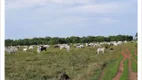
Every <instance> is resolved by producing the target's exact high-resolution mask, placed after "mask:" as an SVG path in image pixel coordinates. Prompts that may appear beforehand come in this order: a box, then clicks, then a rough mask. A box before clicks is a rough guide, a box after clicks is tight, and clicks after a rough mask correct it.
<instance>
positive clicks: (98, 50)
mask: <svg viewBox="0 0 142 80" xmlns="http://www.w3.org/2000/svg"><path fill="white" fill-rule="evenodd" d="M104 51H105V48H98V49H97V53H98V54H99V52H103V54H104Z"/></svg>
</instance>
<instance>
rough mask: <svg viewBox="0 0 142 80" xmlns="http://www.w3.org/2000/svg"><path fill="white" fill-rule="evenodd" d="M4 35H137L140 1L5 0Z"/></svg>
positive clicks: (15, 37)
mask: <svg viewBox="0 0 142 80" xmlns="http://www.w3.org/2000/svg"><path fill="white" fill-rule="evenodd" d="M5 2H6V5H5V7H6V8H5V20H6V21H5V23H6V24H5V38H6V39H23V38H32V37H45V36H50V37H70V36H109V35H118V34H124V35H125V34H126V35H135V33H136V32H137V0H6V1H5Z"/></svg>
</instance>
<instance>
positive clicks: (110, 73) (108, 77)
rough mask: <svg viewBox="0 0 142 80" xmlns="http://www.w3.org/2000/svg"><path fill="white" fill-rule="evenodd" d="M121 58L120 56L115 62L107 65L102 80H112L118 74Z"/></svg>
mask: <svg viewBox="0 0 142 80" xmlns="http://www.w3.org/2000/svg"><path fill="white" fill-rule="evenodd" d="M122 58H123V56H122V55H121V56H120V57H119V58H118V59H116V60H115V61H112V62H110V63H108V66H107V67H106V68H105V69H104V76H103V78H102V80H112V78H114V77H115V75H116V74H117V72H118V69H119V64H120V61H121V60H122Z"/></svg>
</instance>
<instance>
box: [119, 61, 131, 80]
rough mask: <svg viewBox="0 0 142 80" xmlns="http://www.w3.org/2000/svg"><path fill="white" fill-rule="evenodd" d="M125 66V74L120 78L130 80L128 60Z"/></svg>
mask: <svg viewBox="0 0 142 80" xmlns="http://www.w3.org/2000/svg"><path fill="white" fill-rule="evenodd" d="M123 64H124V66H123V73H122V75H121V77H120V80H129V70H128V59H126V60H125V61H124V62H123Z"/></svg>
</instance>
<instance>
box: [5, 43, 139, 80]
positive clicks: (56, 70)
mask: <svg viewBox="0 0 142 80" xmlns="http://www.w3.org/2000/svg"><path fill="white" fill-rule="evenodd" d="M111 48H113V50H110V49H109V48H108V49H106V50H105V53H104V54H102V53H100V54H97V52H96V50H97V48H92V47H85V48H81V49H76V48H73V47H71V50H70V52H67V51H66V49H62V50H60V49H58V48H53V47H50V48H48V49H47V51H43V52H41V53H40V54H38V53H37V52H36V49H35V50H34V51H27V52H23V51H22V50H19V51H18V52H17V53H16V54H8V53H6V54H5V79H6V80H58V76H59V74H60V72H66V73H67V75H68V76H69V77H70V78H71V80H112V79H113V78H114V77H115V76H116V74H117V73H118V69H119V65H120V61H121V60H122V59H123V58H124V56H122V54H121V52H122V51H125V50H129V52H130V53H127V52H126V51H125V52H126V54H131V59H130V60H131V63H132V67H131V68H132V71H134V72H137V68H136V66H137V64H136V62H135V61H137V55H134V52H135V51H136V50H137V46H136V43H135V42H133V43H131V42H129V43H127V44H122V45H119V46H111ZM134 59H135V61H134ZM128 63H129V60H125V61H124V66H123V67H124V68H123V69H124V70H123V72H122V73H123V74H122V75H121V77H122V78H123V77H124V78H125V79H129V77H130V75H129V72H128ZM127 72H128V73H127ZM122 78H120V79H122Z"/></svg>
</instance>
